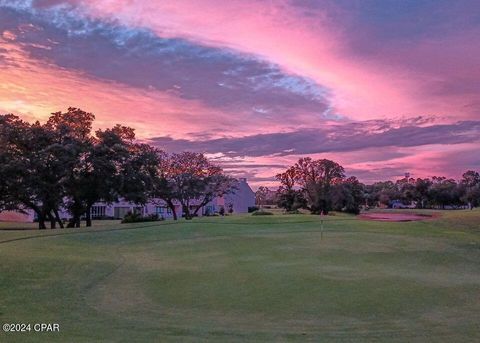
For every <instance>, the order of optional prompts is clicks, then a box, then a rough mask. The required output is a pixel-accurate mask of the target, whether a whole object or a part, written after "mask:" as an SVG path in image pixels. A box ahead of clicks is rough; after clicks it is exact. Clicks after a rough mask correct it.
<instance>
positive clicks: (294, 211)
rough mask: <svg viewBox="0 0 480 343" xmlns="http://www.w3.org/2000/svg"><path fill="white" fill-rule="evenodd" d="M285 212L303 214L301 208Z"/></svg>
mask: <svg viewBox="0 0 480 343" xmlns="http://www.w3.org/2000/svg"><path fill="white" fill-rule="evenodd" d="M284 214H302V212H300V211H299V210H292V211H285V213H284Z"/></svg>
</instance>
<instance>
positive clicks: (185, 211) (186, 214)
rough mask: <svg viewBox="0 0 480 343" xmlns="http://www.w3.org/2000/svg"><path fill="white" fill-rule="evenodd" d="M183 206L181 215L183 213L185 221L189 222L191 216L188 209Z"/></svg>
mask: <svg viewBox="0 0 480 343" xmlns="http://www.w3.org/2000/svg"><path fill="white" fill-rule="evenodd" d="M182 206H183V213H185V219H186V220H190V219H192V217H191V215H190V208H189V206H186V205H182Z"/></svg>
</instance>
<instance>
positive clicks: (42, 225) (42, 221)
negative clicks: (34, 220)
mask: <svg viewBox="0 0 480 343" xmlns="http://www.w3.org/2000/svg"><path fill="white" fill-rule="evenodd" d="M37 215H38V213H37ZM38 229H39V230H46V229H47V227H46V225H45V218H44V217H43V216H38Z"/></svg>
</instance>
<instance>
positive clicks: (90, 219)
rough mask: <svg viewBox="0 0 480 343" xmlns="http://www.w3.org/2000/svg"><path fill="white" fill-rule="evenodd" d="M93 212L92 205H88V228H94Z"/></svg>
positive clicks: (86, 214)
mask: <svg viewBox="0 0 480 343" xmlns="http://www.w3.org/2000/svg"><path fill="white" fill-rule="evenodd" d="M91 211H92V205H88V206H87V212H85V222H86V226H87V227H90V226H92V214H91Z"/></svg>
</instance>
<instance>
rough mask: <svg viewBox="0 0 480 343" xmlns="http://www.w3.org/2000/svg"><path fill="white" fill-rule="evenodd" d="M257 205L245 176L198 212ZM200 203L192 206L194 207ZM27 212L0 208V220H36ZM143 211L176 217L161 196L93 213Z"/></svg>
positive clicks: (178, 210) (100, 205) (99, 207)
mask: <svg viewBox="0 0 480 343" xmlns="http://www.w3.org/2000/svg"><path fill="white" fill-rule="evenodd" d="M174 205H175V212H176V213H177V216H178V218H181V217H182V215H183V210H182V206H181V205H180V203H178V202H174ZM250 206H255V193H254V192H253V191H252V189H251V188H250V186H249V185H248V183H247V179H245V178H241V179H239V182H238V189H237V190H235V193H232V194H228V195H226V196H224V197H217V198H215V199H213V201H211V202H209V203H208V204H207V205H205V206H203V207H202V208H201V209H200V211H199V212H198V215H199V216H204V215H212V214H215V213H218V212H220V210H221V208H224V210H225V213H229V212H231V211H233V212H232V213H247V212H248V207H250ZM195 208H196V206H194V205H193V206H192V207H191V209H192V211H193V210H194V209H195ZM25 212H26V213H20V212H13V211H5V212H0V221H20V222H32V221H34V220H35V213H34V212H33V211H32V210H26V211H25ZM129 212H131V213H134V212H136V213H140V214H141V215H142V216H148V215H152V214H157V215H158V216H159V217H163V218H165V219H172V218H173V213H172V211H171V209H170V208H169V207H168V206H167V204H166V203H165V202H164V201H163V200H160V199H152V200H151V201H149V202H148V203H147V204H145V205H144V206H142V205H138V204H134V203H131V202H128V201H123V200H120V201H118V202H115V203H110V204H109V203H105V202H97V203H95V204H94V205H93V206H92V210H91V216H92V218H93V219H95V218H115V219H122V218H123V217H125V215H126V214H127V213H129ZM59 214H60V217H61V218H62V219H68V218H70V214H69V213H68V212H67V211H65V210H61V211H60V213H59Z"/></svg>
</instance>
